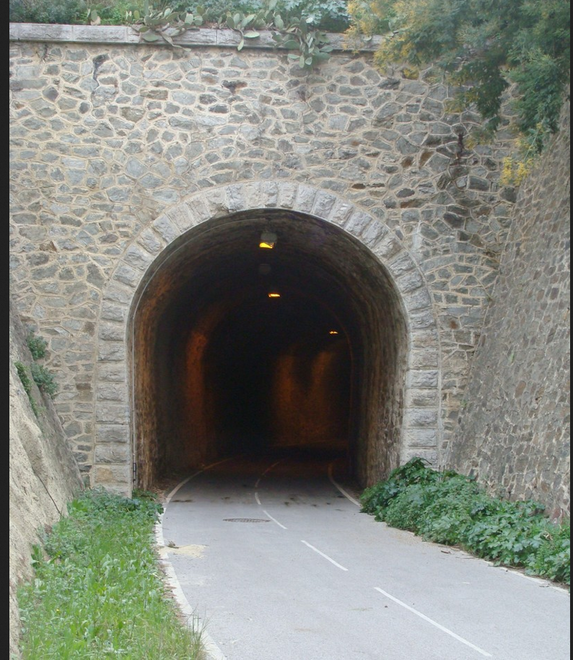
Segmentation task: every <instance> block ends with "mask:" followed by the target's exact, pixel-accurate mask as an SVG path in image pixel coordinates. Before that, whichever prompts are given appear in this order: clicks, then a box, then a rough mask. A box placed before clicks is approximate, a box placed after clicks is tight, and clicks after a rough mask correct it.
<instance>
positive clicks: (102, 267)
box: [10, 25, 514, 476]
mask: <svg viewBox="0 0 573 660" xmlns="http://www.w3.org/2000/svg"><path fill="white" fill-rule="evenodd" d="M76 28H77V29H76ZM80 28H81V29H80ZM42 29H43V30H44V32H43V34H44V35H45V36H44V37H42V32H41V31H42ZM74 29H75V31H74ZM122 30H124V29H123V28H122V29H121V30H119V31H118V30H117V29H115V28H114V29H112V28H104V27H86V26H74V28H72V27H71V26H16V25H12V26H11V38H12V41H11V73H10V75H11V79H10V89H11V97H10V123H11V152H10V154H11V166H10V167H11V170H10V182H11V232H12V233H11V287H12V291H13V295H14V297H15V300H16V304H17V306H18V309H19V311H20V313H21V314H22V315H23V318H24V320H25V321H26V322H29V323H31V324H32V325H33V326H34V327H35V328H36V329H37V331H38V332H39V333H40V334H42V335H43V336H44V337H46V338H47V339H48V340H49V367H50V368H52V369H54V370H57V372H58V379H59V381H60V383H61V389H60V392H59V394H58V395H57V398H56V406H57V410H58V414H59V416H60V418H61V420H62V422H63V426H64V429H65V432H66V434H67V436H68V438H69V439H70V441H71V443H72V445H73V447H74V450H75V453H76V456H77V459H78V461H79V463H80V465H81V469H82V471H84V472H85V473H87V474H90V475H92V476H93V473H92V467H93V464H94V451H95V441H94V427H95V424H96V419H95V415H96V412H95V410H96V409H95V404H96V398H97V399H99V400H101V399H103V400H109V401H110V405H111V406H112V407H113V406H114V405H115V406H116V409H117V410H118V411H119V412H118V415H120V416H121V418H122V423H124V420H125V419H128V418H129V410H128V409H127V408H126V405H127V404H126V403H124V402H121V401H114V386H113V379H114V373H116V370H114V360H117V359H121V358H120V357H118V355H119V353H121V351H119V353H118V352H117V351H116V349H115V348H114V349H113V350H111V349H110V351H108V354H107V356H106V357H105V364H104V365H103V368H102V369H100V373H102V374H107V375H108V376H109V378H107V377H106V380H105V381H101V382H97V381H96V380H95V377H94V365H96V363H97V361H98V352H97V338H98V337H99V336H100V335H101V334H102V333H108V332H111V335H110V336H109V337H111V338H112V339H114V340H115V341H117V340H121V332H120V330H119V329H120V328H121V325H120V323H121V321H122V319H123V317H124V316H125V314H126V311H125V310H123V309H121V310H119V311H118V309H116V308H115V307H114V302H113V301H111V302H110V301H109V300H108V301H104V300H103V295H104V294H103V292H104V291H105V290H106V287H107V285H108V283H109V282H110V279H111V278H112V276H114V275H115V276H117V277H119V276H120V275H121V277H123V278H124V281H125V282H126V285H128V284H129V282H130V278H131V279H132V278H133V270H134V269H135V271H138V270H142V269H143V270H145V269H146V268H147V265H148V264H149V263H150V261H151V260H152V259H153V258H154V257H155V256H156V254H157V252H156V249H161V246H162V245H163V246H164V245H165V240H166V239H165V236H162V235H161V231H162V230H161V227H158V226H157V225H154V224H153V223H154V221H155V220H156V219H157V218H158V217H159V216H161V214H163V213H165V212H168V211H169V209H171V208H174V207H176V206H177V205H178V204H181V203H182V202H184V201H185V199H186V198H188V197H189V196H190V195H193V194H197V193H198V192H201V193H202V194H203V197H204V198H205V199H208V198H209V191H212V190H214V189H216V188H217V187H220V186H223V185H226V184H237V183H240V184H243V183H248V182H264V183H272V182H277V181H278V182H281V183H291V184H295V185H298V184H303V183H308V184H310V185H312V186H313V187H314V188H316V189H319V190H324V191H328V192H329V193H332V194H333V195H335V196H336V197H337V198H338V199H341V200H347V201H348V202H349V203H352V204H353V205H355V207H356V208H358V209H362V210H363V211H364V212H366V213H368V214H370V215H371V216H372V217H374V218H376V219H377V220H378V221H379V222H380V224H381V225H384V227H386V228H387V230H389V231H391V232H392V235H393V236H394V237H395V240H396V241H399V242H400V245H401V246H402V247H403V248H404V249H405V250H406V251H407V252H408V254H409V255H410V258H411V259H412V260H413V262H414V263H415V265H416V267H417V269H418V270H419V272H420V274H421V277H422V279H423V282H424V284H425V286H426V287H427V291H428V292H429V293H430V298H431V312H432V314H433V315H434V317H435V318H436V319H437V321H438V330H439V333H438V334H439V337H438V338H437V340H435V341H433V344H432V345H431V346H429V347H428V353H427V356H429V357H428V359H430V362H431V364H430V363H429V362H428V363H427V364H425V365H424V368H426V369H433V371H432V374H431V378H432V381H433V384H432V387H433V388H434V389H433V390H432V391H431V392H429V396H430V397H431V398H433V399H434V400H433V401H432V402H429V403H430V404H432V405H434V406H435V405H437V404H438V403H439V405H440V410H441V413H440V419H439V420H437V421H436V420H435V419H431V420H427V419H425V418H424V414H423V411H422V412H421V413H420V414H419V415H417V412H416V405H417V404H416V401H417V400H418V401H419V400H423V399H424V392H423V391H421V392H420V395H419V396H418V397H417V398H416V397H414V399H413V400H412V401H410V402H409V403H408V402H407V403H406V405H407V406H408V405H409V406H411V407H412V409H413V410H412V413H411V417H416V415H417V419H418V420H419V423H420V424H422V425H424V424H426V425H429V426H430V427H431V428H429V431H428V432H429V434H431V435H433V437H435V438H437V440H435V441H433V442H434V445H433V448H431V449H428V450H427V451H426V452H425V454H424V455H426V456H427V457H428V458H429V459H430V460H431V461H432V462H434V463H435V464H439V463H443V460H444V456H445V454H444V450H445V448H446V447H447V446H449V443H450V442H451V440H452V437H453V436H452V434H453V431H454V428H455V424H456V420H457V415H458V411H459V408H460V405H461V402H462V400H463V398H464V396H465V386H466V382H467V378H468V373H469V364H470V360H471V357H472V355H473V351H474V349H475V346H476V343H477V340H478V337H479V334H480V332H481V327H482V324H483V319H484V314H485V311H486V309H487V305H488V300H489V297H490V295H491V293H492V285H493V282H494V280H495V278H496V275H497V269H498V257H499V253H500V251H501V248H502V246H503V245H504V243H505V239H506V235H507V230H508V227H509V223H510V214H511V209H512V206H513V201H514V191H513V190H512V189H507V188H501V187H500V186H499V183H498V182H499V174H500V169H501V161H502V158H503V157H504V156H505V155H506V154H507V153H508V151H507V143H505V142H504V140H505V139H506V138H509V137H510V136H509V135H506V134H504V133H503V132H502V133H501V134H500V136H499V141H498V142H497V143H496V144H495V145H489V146H480V147H476V148H474V149H469V148H467V146H466V145H465V143H464V138H465V135H466V134H467V132H468V130H469V129H470V128H471V127H472V126H475V125H476V123H478V119H477V117H476V116H474V115H472V114H471V113H465V114H463V115H459V114H450V113H449V112H448V109H447V104H446V102H447V100H448V98H449V97H450V95H451V94H450V90H448V88H447V87H445V86H444V85H442V84H440V83H436V82H434V81H432V80H431V79H429V78H428V79H426V77H425V76H422V77H421V78H420V79H419V80H410V79H408V78H406V77H403V76H402V75H400V73H399V72H397V73H396V74H395V75H393V76H387V77H384V76H382V75H381V74H380V73H379V72H378V71H377V70H376V69H375V67H374V66H373V61H372V54H371V53H370V52H361V53H358V54H353V53H350V52H345V51H343V50H341V49H339V50H337V51H336V52H334V53H333V56H332V58H331V59H330V60H329V61H328V62H326V63H324V64H323V65H321V67H320V68H319V69H318V70H316V71H313V72H312V73H307V72H303V71H301V70H300V69H299V68H298V65H297V64H296V63H295V64H294V65H293V64H291V63H290V61H289V60H288V59H287V57H286V55H285V53H284V52H280V51H276V50H273V49H272V48H270V47H269V48H266V49H265V48H262V49H258V50H255V49H253V50H248V49H245V50H243V51H241V52H240V53H239V52H237V50H236V48H235V47H234V46H233V44H232V38H231V37H234V35H233V34H231V37H229V35H228V34H227V36H226V37H225V38H223V37H224V36H225V34H226V33H225V31H211V32H212V33H216V34H215V36H214V37H212V38H210V37H209V34H208V33H209V31H202V30H200V31H198V32H197V33H192V35H191V37H192V38H194V39H196V40H197V43H196V44H195V45H193V43H187V47H186V48H184V49H172V48H168V47H161V46H154V45H138V44H135V43H133V35H131V36H130V37H129V39H128V38H127V37H126V36H125V35H126V32H125V30H124V31H122ZM48 33H49V34H48ZM210 39H211V40H210ZM80 42H82V43H80ZM221 42H223V44H224V45H220V46H217V45H214V44H217V43H221ZM198 44H200V45H198ZM136 241H137V246H136V247H134V245H135V242H136ZM157 246H159V248H158V247H157ZM138 255H139V257H138ZM124 258H125V260H126V262H127V263H128V264H130V265H129V268H128V267H127V266H126V265H125V264H124V263H121V265H120V261H121V260H122V259H124ZM130 268H131V270H132V272H130ZM118 269H121V272H120V271H119V270H118ZM120 288H121V287H120ZM126 290H127V289H126ZM124 294H125V292H124ZM116 295H117V296H120V298H121V295H123V294H122V292H121V291H119V289H118V291H116ZM118 301H119V302H120V299H118ZM117 314H119V317H117ZM110 315H111V316H110ZM114 315H115V316H114ZM114 324H116V325H117V328H116V332H115V335H114V333H113V332H112V330H113V328H112V330H110V327H111V326H113V325H114ZM118 332H119V335H118V334H117V333H118ZM109 337H108V338H109ZM103 338H104V339H105V337H103ZM124 352H125V351H124ZM99 359H100V360H101V359H104V358H102V354H101V353H100V355H99ZM436 384H437V389H436ZM438 397H439V402H437V401H436V400H435V399H436V398H438ZM426 399H427V397H426ZM112 421H113V420H112ZM416 423H418V422H416ZM110 474H111V472H110Z"/></svg>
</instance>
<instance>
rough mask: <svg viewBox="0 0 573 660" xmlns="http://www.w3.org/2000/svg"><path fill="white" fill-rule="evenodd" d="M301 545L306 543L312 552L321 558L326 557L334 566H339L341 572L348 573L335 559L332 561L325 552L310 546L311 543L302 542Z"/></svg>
mask: <svg viewBox="0 0 573 660" xmlns="http://www.w3.org/2000/svg"><path fill="white" fill-rule="evenodd" d="M301 543H304V544H305V545H307V546H308V547H309V548H310V549H311V550H314V551H315V552H317V553H318V554H319V555H320V556H321V557H324V558H325V559H328V561H329V562H330V563H331V564H334V565H335V566H337V567H338V568H339V569H340V570H341V571H347V570H348V569H347V568H344V566H341V565H340V564H339V563H338V562H336V561H334V559H331V558H330V557H329V556H328V555H325V554H324V552H321V551H320V550H319V549H318V548H315V547H314V546H313V545H310V543H307V542H306V541H301Z"/></svg>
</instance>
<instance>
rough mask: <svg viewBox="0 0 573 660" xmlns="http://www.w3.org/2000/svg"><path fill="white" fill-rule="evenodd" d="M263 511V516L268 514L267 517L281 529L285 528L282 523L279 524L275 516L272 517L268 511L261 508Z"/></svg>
mask: <svg viewBox="0 0 573 660" xmlns="http://www.w3.org/2000/svg"><path fill="white" fill-rule="evenodd" d="M263 513H264V514H265V516H268V517H269V518H270V519H271V520H272V521H273V522H274V523H276V524H277V525H278V526H279V527H282V528H283V529H286V527H285V526H284V525H281V523H280V522H279V521H278V520H277V519H276V518H273V517H272V516H271V514H270V513H269V512H268V511H265V510H264V509H263Z"/></svg>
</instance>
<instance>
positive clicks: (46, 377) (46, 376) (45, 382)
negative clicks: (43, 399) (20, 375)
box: [30, 362, 58, 396]
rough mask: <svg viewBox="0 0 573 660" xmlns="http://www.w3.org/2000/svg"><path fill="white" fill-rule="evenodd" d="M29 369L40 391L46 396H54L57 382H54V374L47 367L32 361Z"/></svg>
mask: <svg viewBox="0 0 573 660" xmlns="http://www.w3.org/2000/svg"><path fill="white" fill-rule="evenodd" d="M30 371H31V372H32V378H33V379H34V382H35V383H36V385H37V386H38V388H39V390H40V391H41V392H44V394H47V395H48V396H54V394H56V392H57V391H58V384H57V383H56V380H55V377H54V374H53V373H52V372H51V371H50V370H49V369H46V367H44V366H43V365H41V364H36V363H35V362H34V363H33V364H32V366H31V367H30Z"/></svg>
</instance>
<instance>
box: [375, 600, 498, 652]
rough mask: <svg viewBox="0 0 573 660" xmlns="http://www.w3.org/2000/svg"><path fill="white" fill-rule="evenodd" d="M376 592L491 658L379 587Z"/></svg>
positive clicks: (477, 647)
mask: <svg viewBox="0 0 573 660" xmlns="http://www.w3.org/2000/svg"><path fill="white" fill-rule="evenodd" d="M374 588H375V589H376V591H379V592H380V593H381V594H382V595H383V596H386V598H389V599H390V600H393V601H394V602H395V603H397V604H398V605H400V606H401V607H404V608H406V609H407V610H409V611H410V612H412V613H413V614H415V615H416V616H419V617H420V618H421V619H424V621H427V622H428V623H431V624H432V625H433V626H435V627H436V628H439V629H440V630H441V631H442V632H445V633H446V634H448V635H450V636H451V637H453V638H454V639H457V640H458V641H459V642H462V644H465V645H466V646H469V647H470V648H472V649H474V651H477V652H478V653H481V654H482V655H483V656H485V657H486V658H491V657H492V655H491V653H488V652H487V651H484V650H483V649H480V648H479V646H476V645H475V644H472V643H471V642H468V640H467V639H464V638H463V637H460V636H459V635H456V633H455V632H452V631H451V630H449V629H448V628H445V627H444V626H442V625H440V624H439V623H437V622H436V621H434V620H433V619H430V617H427V616H426V615H425V614H422V613H421V612H418V610H415V609H414V608H413V607H410V606H409V605H406V603H403V602H402V601H401V600H398V599H397V598H394V596H391V595H390V594H389V593H388V592H387V591H383V590H382V589H380V588H379V587H374Z"/></svg>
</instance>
